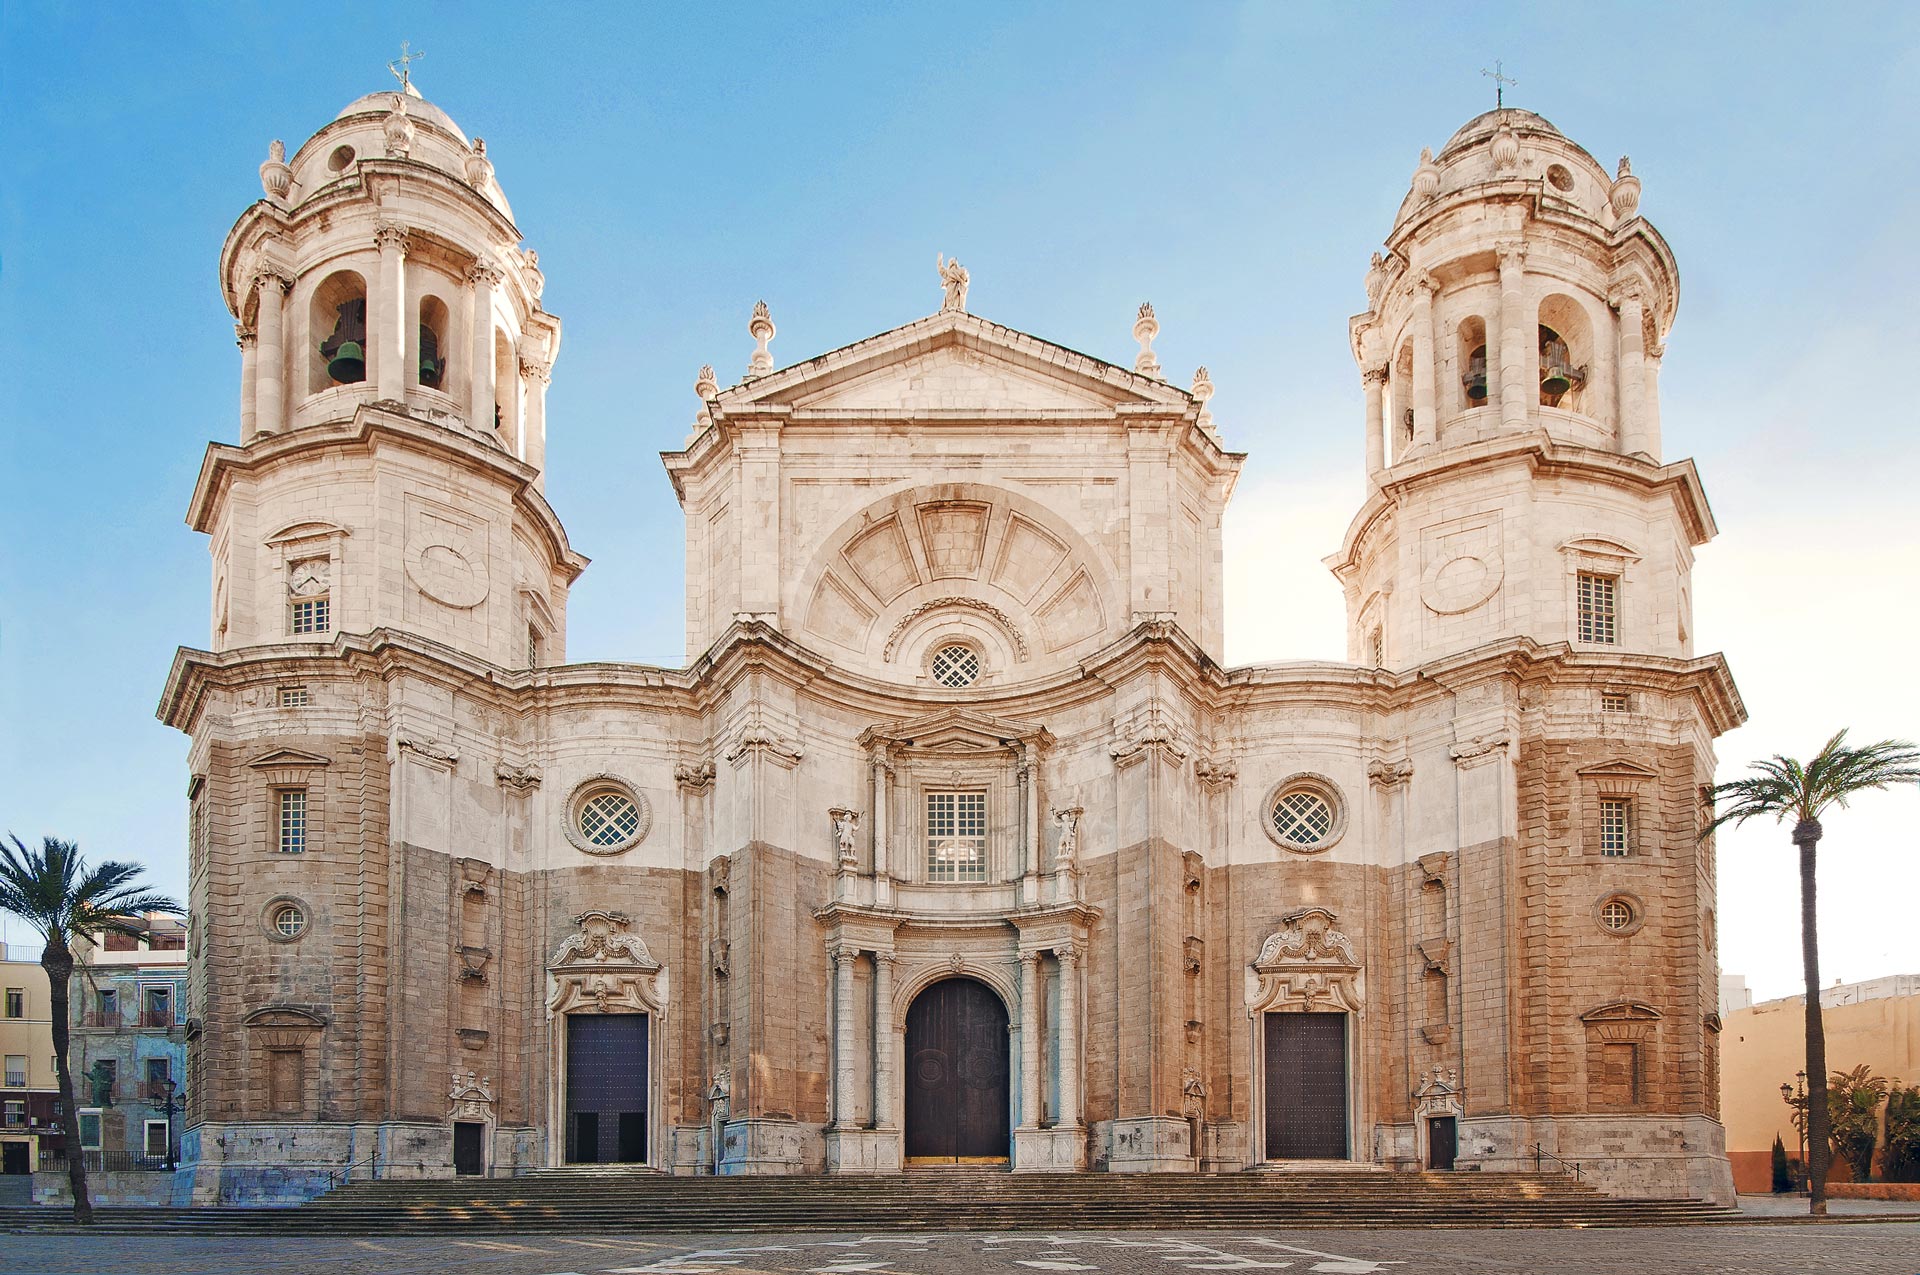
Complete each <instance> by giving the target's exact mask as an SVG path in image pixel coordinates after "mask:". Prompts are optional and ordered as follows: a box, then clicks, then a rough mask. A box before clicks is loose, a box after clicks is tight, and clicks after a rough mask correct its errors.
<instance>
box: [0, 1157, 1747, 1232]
mask: <svg viewBox="0 0 1920 1275" xmlns="http://www.w3.org/2000/svg"><path fill="white" fill-rule="evenodd" d="M1738 1216H1739V1215H1738V1214H1737V1213H1736V1212H1734V1211H1733V1210H1731V1209H1722V1208H1719V1207H1717V1206H1715V1205H1711V1204H1706V1203H1703V1202H1701V1201H1698V1200H1678V1199H1674V1200H1620V1199H1615V1198H1614V1197H1612V1196H1608V1195H1606V1194H1604V1193H1602V1192H1600V1191H1598V1190H1596V1189H1594V1188H1593V1187H1591V1186H1587V1185H1584V1184H1582V1183H1579V1182H1576V1181H1575V1180H1574V1179H1573V1178H1572V1177H1570V1176H1564V1175H1560V1174H1532V1173H1355V1172H1350V1171H1348V1172H1341V1171H1302V1172H1286V1173H1236V1174H1223V1175H1193V1174H1151V1175H1148V1174H1105V1173H1085V1174H1013V1173H1007V1172H1005V1171H987V1170H972V1169H944V1170H916V1171H911V1172H908V1173H906V1174H900V1175H894V1176H886V1177H747V1178H708V1177H699V1178H687V1177H668V1176H665V1175H662V1174H659V1173H655V1172H652V1171H648V1170H636V1169H585V1168H573V1169H555V1170H546V1171H541V1172H536V1173H532V1174H529V1175H527V1176H525V1177H519V1178H458V1179H439V1180H432V1181H419V1180H412V1181H383V1182H355V1183H352V1184H350V1185H348V1186H344V1187H340V1188H338V1189H337V1190H334V1191H332V1192H330V1193H329V1194H327V1195H325V1196H322V1197H320V1198H319V1199H317V1200H314V1201H311V1202H309V1203H307V1204H305V1205H302V1206H300V1207H297V1208H282V1209H100V1210H96V1218H97V1221H96V1224H95V1226H94V1228H93V1229H94V1231H96V1232H99V1233H107V1234H112V1233H128V1234H131V1233H141V1234H172V1235H273V1236H286V1235H340V1236H360V1235H443V1234H444V1235H450V1234H459V1235H476V1234H495V1235H531V1234H540V1233H556V1232H557V1233H583V1234H584V1233H633V1232H648V1233H679V1234H697V1235H731V1234H738V1233H741V1232H750V1231H759V1232H785V1231H891V1232H900V1231H1012V1230H1095V1231H1099V1230H1138V1229H1146V1228H1152V1229H1157V1230H1217V1229H1222V1228H1234V1229H1257V1230H1274V1229H1278V1228H1301V1227H1326V1228H1374V1227H1431V1226H1476V1227H1563V1226H1565V1227H1574V1226H1577V1227H1610V1226H1663V1225H1664V1226H1671V1225H1687V1224H1693V1223H1699V1222H1712V1221H1726V1220H1731V1219H1733V1218H1737V1217H1738ZM71 1226H72V1222H71V1215H70V1214H67V1213H66V1212H65V1211H64V1210H60V1211H55V1210H50V1209H0V1228H4V1229H8V1230H47V1229H67V1228H70V1227H71Z"/></svg>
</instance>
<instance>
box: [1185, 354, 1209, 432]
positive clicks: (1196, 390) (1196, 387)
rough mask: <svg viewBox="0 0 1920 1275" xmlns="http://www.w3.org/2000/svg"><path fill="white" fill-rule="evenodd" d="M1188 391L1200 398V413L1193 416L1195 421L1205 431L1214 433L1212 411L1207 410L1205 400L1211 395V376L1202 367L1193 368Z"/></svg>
mask: <svg viewBox="0 0 1920 1275" xmlns="http://www.w3.org/2000/svg"><path fill="white" fill-rule="evenodd" d="M1189 393H1191V394H1192V395H1193V396H1194V397H1195V398H1197V399H1199V400H1200V415H1199V416H1198V417H1196V418H1195V423H1196V424H1198V425H1199V426H1200V428H1201V429H1204V430H1206V431H1207V433H1209V434H1212V433H1214V432H1215V430H1214V428H1213V413H1212V412H1210V411H1208V410H1207V400H1208V399H1210V398H1212V397H1213V378H1212V377H1211V376H1208V375H1207V369H1205V368H1204V367H1202V368H1195V369H1194V372H1193V389H1192V390H1190V391H1189Z"/></svg>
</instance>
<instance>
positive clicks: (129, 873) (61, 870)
mask: <svg viewBox="0 0 1920 1275" xmlns="http://www.w3.org/2000/svg"><path fill="white" fill-rule="evenodd" d="M144 871H145V869H144V868H142V867H141V866H140V865H139V864H137V863H127V862H123V861H120V860H114V859H109V860H106V861H104V862H102V863H99V864H97V865H95V866H93V867H91V868H89V867H88V866H87V862H86V860H85V858H84V857H82V855H81V853H80V847H79V846H77V845H75V844H74V843H73V842H71V841H62V840H60V839H59V838H57V837H46V838H43V839H42V841H41V844H40V848H39V849H38V850H34V849H30V848H29V847H28V846H27V845H26V843H25V842H23V841H21V840H20V838H19V837H17V836H16V837H13V838H12V844H11V845H8V844H7V842H6V841H4V840H0V910H4V911H7V912H11V913H13V914H14V915H15V916H18V917H19V918H20V919H21V920H23V921H25V922H26V923H27V924H28V925H30V926H32V927H33V928H34V929H35V930H37V931H38V932H39V934H40V937H41V938H42V939H44V940H46V941H47V942H48V943H54V942H56V941H59V942H64V941H65V940H66V939H68V938H70V937H72V936H73V935H74V934H76V933H86V934H97V933H99V932H100V931H102V930H116V931H120V932H122V933H133V932H137V931H138V930H139V929H140V928H142V926H143V924H144V918H143V915H142V914H144V913H147V912H179V911H182V910H183V909H182V908H181V906H180V904H179V903H178V902H177V901H175V900H174V899H172V898H170V897H168V896H167V895H165V894H161V893H160V892H158V891H156V890H151V889H148V888H147V887H145V886H143V885H141V884H140V882H139V878H140V875H141V873H142V872H144Z"/></svg>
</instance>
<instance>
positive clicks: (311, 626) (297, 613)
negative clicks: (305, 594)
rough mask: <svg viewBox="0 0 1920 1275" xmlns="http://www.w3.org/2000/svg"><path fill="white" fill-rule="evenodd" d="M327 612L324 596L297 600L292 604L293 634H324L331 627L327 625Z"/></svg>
mask: <svg viewBox="0 0 1920 1275" xmlns="http://www.w3.org/2000/svg"><path fill="white" fill-rule="evenodd" d="M328 612H329V608H328V606H327V597H326V595H325V594H322V595H320V596H319V597H317V598H300V599H297V600H296V601H295V602H294V603H293V609H292V614H291V620H292V629H293V632H294V633H296V634H300V633H325V632H326V631H327V630H328V629H329V628H330V627H332V626H331V625H330V624H329V623H328V618H329V617H328Z"/></svg>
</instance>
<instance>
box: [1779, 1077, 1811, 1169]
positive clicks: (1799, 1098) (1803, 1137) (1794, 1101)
mask: <svg viewBox="0 0 1920 1275" xmlns="http://www.w3.org/2000/svg"><path fill="white" fill-rule="evenodd" d="M1793 1074H1794V1078H1795V1079H1794V1083H1793V1084H1791V1085H1789V1084H1787V1083H1785V1082H1784V1081H1782V1082H1781V1085H1780V1101H1782V1102H1784V1103H1786V1104H1787V1105H1788V1106H1789V1107H1792V1108H1794V1109H1795V1110H1797V1111H1798V1112H1799V1113H1800V1118H1799V1119H1798V1120H1796V1121H1794V1122H1793V1127H1794V1130H1795V1132H1797V1133H1798V1134H1799V1135H1800V1172H1801V1173H1802V1174H1804V1173H1806V1171H1807V1073H1806V1072H1804V1071H1796V1072H1794V1073H1793Z"/></svg>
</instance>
